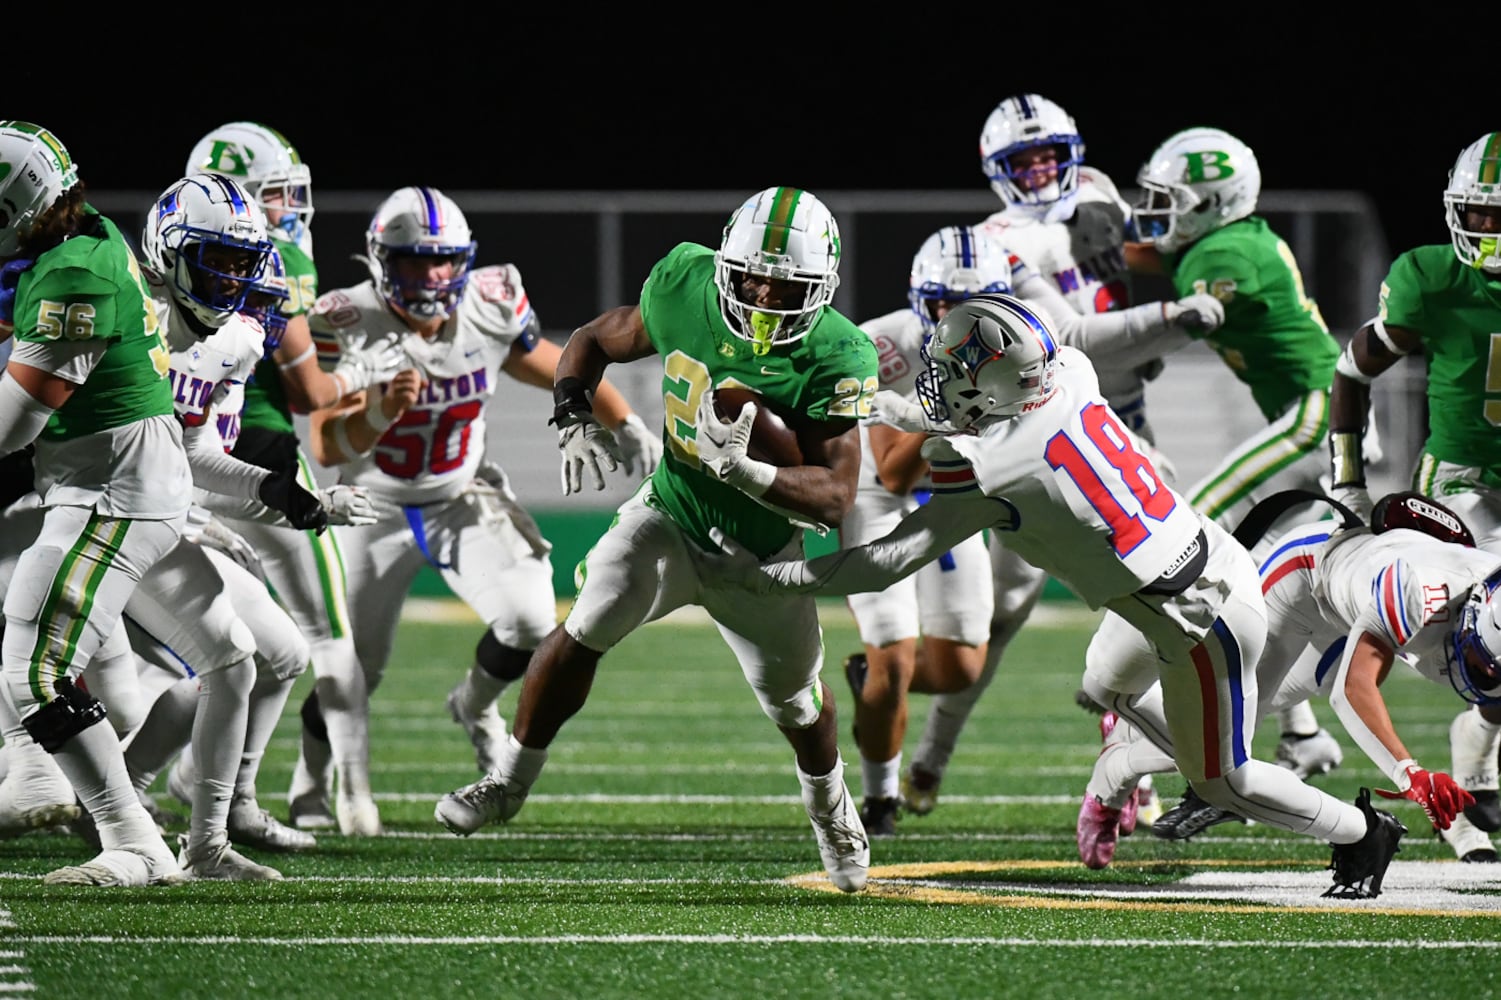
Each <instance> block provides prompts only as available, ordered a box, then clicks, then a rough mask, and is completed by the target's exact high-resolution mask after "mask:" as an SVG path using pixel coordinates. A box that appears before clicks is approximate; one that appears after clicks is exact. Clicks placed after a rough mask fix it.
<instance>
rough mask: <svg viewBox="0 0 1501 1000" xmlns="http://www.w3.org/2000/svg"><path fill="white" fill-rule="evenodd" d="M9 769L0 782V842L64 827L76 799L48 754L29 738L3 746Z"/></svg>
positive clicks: (73, 811)
mask: <svg viewBox="0 0 1501 1000" xmlns="http://www.w3.org/2000/svg"><path fill="white" fill-rule="evenodd" d="M6 749H7V751H8V753H7V754H6V756H7V757H9V758H10V762H11V766H10V770H9V771H8V772H7V773H6V776H5V779H4V780H3V781H0V839H5V838H8V837H19V836H21V835H22V834H25V833H30V832H32V831H33V830H44V829H46V828H48V827H52V826H58V825H66V824H68V823H71V822H72V821H73V820H75V819H77V818H78V811H79V810H78V800H77V798H76V797H75V796H74V794H73V786H72V785H71V784H69V783H68V779H67V777H66V776H64V774H63V772H62V768H60V767H58V766H57V761H55V760H53V759H52V755H51V754H49V753H48V752H47V751H45V750H43V749H42V748H41V747H39V746H37V745H36V744H35V743H33V742H31V741H30V740H29V739H24V740H17V742H15V743H14V744H7V746H6Z"/></svg>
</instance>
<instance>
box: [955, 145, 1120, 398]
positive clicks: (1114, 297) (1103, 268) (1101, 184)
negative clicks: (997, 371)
mask: <svg viewBox="0 0 1501 1000" xmlns="http://www.w3.org/2000/svg"><path fill="white" fill-rule="evenodd" d="M1130 214H1131V209H1130V206H1129V205H1127V204H1126V202H1125V201H1124V200H1123V199H1122V198H1121V196H1120V194H1119V192H1117V191H1116V188H1115V183H1114V182H1113V181H1111V179H1110V178H1109V177H1108V176H1106V175H1105V174H1104V173H1101V172H1100V171H1098V170H1096V169H1094V168H1093V167H1081V168H1080V169H1079V196H1078V200H1077V202H1076V206H1075V209H1074V214H1073V217H1072V218H1070V219H1069V220H1068V221H1067V222H1041V221H1038V220H1037V219H1036V218H1033V217H1032V216H1029V215H1027V214H1026V213H1025V212H1022V211H1017V210H1010V209H1007V210H1003V211H1000V212H996V213H995V214H993V215H991V216H989V217H988V218H987V219H986V220H985V221H984V222H982V223H981V224H980V225H979V227H978V228H979V229H980V230H981V231H982V232H983V233H984V234H985V235H986V236H988V237H990V238H991V239H992V240H994V241H995V242H996V243H997V244H999V245H1000V246H1003V247H1005V248H1006V249H1007V250H1009V251H1010V252H1011V253H1013V254H1015V255H1017V256H1018V257H1020V258H1021V260H1022V261H1023V262H1025V263H1026V264H1027V265H1028V266H1029V267H1030V268H1031V270H1033V271H1034V272H1036V274H1037V275H1038V276H1039V277H1040V278H1042V279H1043V280H1044V281H1046V282H1048V283H1049V284H1050V285H1052V286H1053V287H1054V288H1055V289H1056V290H1057V291H1058V293H1059V294H1060V295H1062V296H1063V298H1064V299H1065V300H1066V301H1067V302H1068V304H1069V305H1071V306H1072V307H1073V308H1074V309H1075V311H1077V312H1079V313H1081V314H1083V315H1089V314H1091V313H1103V312H1113V311H1116V310H1120V309H1126V308H1128V307H1129V306H1130V305H1131V274H1130V271H1129V270H1128V269H1127V267H1126V254H1125V249H1124V246H1125V223H1126V219H1127V218H1129V217H1130ZM1016 294H1018V295H1022V294H1023V293H1022V291H1021V290H1020V289H1018V291H1017V293H1016ZM1098 373H1099V374H1098V377H1099V380H1100V389H1101V391H1102V392H1103V393H1104V394H1105V398H1106V399H1108V400H1109V401H1110V405H1111V406H1112V407H1114V408H1115V410H1116V412H1117V413H1118V414H1120V416H1121V417H1122V418H1123V419H1125V420H1126V421H1127V423H1128V424H1133V423H1135V421H1136V419H1137V413H1138V411H1139V410H1140V409H1141V406H1142V404H1143V397H1144V392H1145V390H1144V383H1143V381H1142V379H1141V377H1140V376H1139V375H1137V374H1136V373H1135V371H1134V369H1133V368H1131V367H1117V366H1109V367H1105V366H1101V367H1100V368H1099V369H1098Z"/></svg>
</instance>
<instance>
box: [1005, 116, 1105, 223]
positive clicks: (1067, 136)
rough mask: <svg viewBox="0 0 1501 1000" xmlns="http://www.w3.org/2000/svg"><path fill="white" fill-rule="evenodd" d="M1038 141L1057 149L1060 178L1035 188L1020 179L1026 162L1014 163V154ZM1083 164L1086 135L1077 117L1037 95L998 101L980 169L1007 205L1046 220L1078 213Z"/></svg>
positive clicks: (1051, 220) (1023, 177) (1040, 144)
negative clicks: (1080, 127) (1012, 160)
mask: <svg viewBox="0 0 1501 1000" xmlns="http://www.w3.org/2000/svg"><path fill="white" fill-rule="evenodd" d="M1034 146H1054V147H1056V148H1057V151H1058V178H1057V180H1055V181H1053V182H1052V183H1049V184H1046V185H1044V186H1043V187H1040V188H1038V189H1037V190H1028V189H1027V187H1024V186H1023V185H1022V184H1021V183H1019V182H1020V181H1022V180H1024V179H1025V178H1026V176H1027V170H1026V168H1025V165H1023V164H1017V166H1016V167H1014V168H1013V166H1012V165H1011V157H1012V156H1013V155H1014V154H1016V153H1020V152H1021V151H1022V150H1025V149H1031V148H1032V147H1034ZM1083 165H1084V140H1083V139H1082V138H1081V137H1080V136H1079V128H1078V126H1077V125H1075V124H1074V119H1073V116H1072V115H1070V114H1069V113H1068V112H1067V111H1064V110H1063V109H1062V108H1061V107H1059V106H1058V105H1057V104H1054V103H1053V102H1052V101H1050V100H1048V99H1047V98H1046V97H1042V96H1041V95H1038V94H1019V95H1017V96H1015V97H1008V98H1006V99H1005V100H1004V101H1002V102H1001V103H1000V104H997V105H996V106H995V110H994V111H992V112H991V113H990V117H989V118H987V119H986V120H985V128H984V129H983V130H981V132H980V169H981V170H982V171H984V172H985V176H986V177H988V178H990V186H991V188H993V189H994V190H995V193H996V194H998V195H1000V197H1001V200H1002V201H1004V202H1005V203H1006V205H1007V207H1008V208H1014V209H1019V210H1021V211H1023V212H1025V213H1027V214H1028V215H1030V216H1032V217H1034V218H1036V219H1039V220H1041V221H1043V222H1062V221H1064V220H1066V219H1068V218H1069V217H1070V216H1072V215H1073V214H1074V202H1075V200H1076V199H1077V198H1078V197H1079V168H1080V167H1081V166H1083Z"/></svg>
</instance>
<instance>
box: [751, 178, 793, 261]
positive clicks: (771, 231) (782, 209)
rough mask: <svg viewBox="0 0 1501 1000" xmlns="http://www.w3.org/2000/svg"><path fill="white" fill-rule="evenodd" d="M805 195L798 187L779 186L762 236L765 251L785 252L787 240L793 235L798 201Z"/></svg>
mask: <svg viewBox="0 0 1501 1000" xmlns="http://www.w3.org/2000/svg"><path fill="white" fill-rule="evenodd" d="M802 197H803V193H802V191H800V190H798V189H797V188H789V187H779V188H777V193H776V195H775V196H774V197H773V198H772V200H771V213H770V214H769V215H768V216H767V219H766V233H765V234H764V235H763V236H762V237H761V250H762V251H763V252H764V253H775V254H785V253H786V252H787V240H788V238H789V237H790V236H791V235H792V218H793V216H794V215H795V214H796V213H797V203H798V201H800V200H801V199H802Z"/></svg>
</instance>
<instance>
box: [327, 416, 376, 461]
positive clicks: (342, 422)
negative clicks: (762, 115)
mask: <svg viewBox="0 0 1501 1000" xmlns="http://www.w3.org/2000/svg"><path fill="white" fill-rule="evenodd" d="M332 423H333V435H334V444H336V445H338V446H339V451H340V452H341V453H342V454H343V455H344V461H346V462H352V461H354V460H355V459H357V458H359V457H360V456H362V455H364V454H366V452H363V451H360V450H359V449H358V448H356V447H355V446H354V445H353V444H351V443H350V441H349V417H348V416H344V417H336V418H334V420H333V421H332ZM371 450H374V449H373V448H372V449H371Z"/></svg>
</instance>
